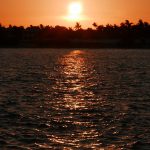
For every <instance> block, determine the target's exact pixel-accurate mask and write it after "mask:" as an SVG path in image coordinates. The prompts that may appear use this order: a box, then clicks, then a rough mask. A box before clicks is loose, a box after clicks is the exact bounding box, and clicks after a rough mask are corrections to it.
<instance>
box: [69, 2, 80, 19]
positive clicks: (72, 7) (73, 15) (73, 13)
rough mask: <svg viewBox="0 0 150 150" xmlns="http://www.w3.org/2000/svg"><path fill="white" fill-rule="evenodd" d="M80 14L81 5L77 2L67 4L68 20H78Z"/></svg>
mask: <svg viewBox="0 0 150 150" xmlns="http://www.w3.org/2000/svg"><path fill="white" fill-rule="evenodd" d="M81 13H82V4H81V3H79V2H72V3H71V4H69V16H68V20H73V21H74V20H80V19H81Z"/></svg>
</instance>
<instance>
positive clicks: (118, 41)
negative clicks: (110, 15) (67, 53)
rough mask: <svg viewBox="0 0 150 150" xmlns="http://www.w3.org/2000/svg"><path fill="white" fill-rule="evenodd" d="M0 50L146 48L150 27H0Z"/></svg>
mask: <svg viewBox="0 0 150 150" xmlns="http://www.w3.org/2000/svg"><path fill="white" fill-rule="evenodd" d="M0 47H87V48H92V47H93V48H99V47H102V48H103V47H107V48H113V47H114V48H115V47H116V48H150V24H149V23H148V22H144V21H142V20H139V21H138V22H137V23H136V24H133V23H131V22H130V21H129V20H126V21H125V22H122V23H121V24H120V25H116V24H114V25H111V24H107V25H106V26H104V25H98V24H97V23H95V22H94V23H93V28H87V29H83V28H82V26H81V24H80V23H78V22H77V23H76V25H75V27H74V28H70V27H69V28H66V27H64V26H59V25H57V26H55V27H52V26H43V25H42V24H41V25H39V26H32V25H31V26H29V27H27V28H25V27H23V26H19V27H17V26H11V25H10V26H9V27H5V26H2V25H1V24H0Z"/></svg>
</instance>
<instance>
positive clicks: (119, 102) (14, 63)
mask: <svg viewBox="0 0 150 150" xmlns="http://www.w3.org/2000/svg"><path fill="white" fill-rule="evenodd" d="M0 149H2V150H7V149H8V150H49V149H50V150H130V149H132V150H134V149H135V150H150V50H142V49H141V50H138V49H137V50H135V49H134V50H131V49H130V50H123V49H119V50H115V49H112V50H111V49H0Z"/></svg>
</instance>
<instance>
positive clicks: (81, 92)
mask: <svg viewBox="0 0 150 150" xmlns="http://www.w3.org/2000/svg"><path fill="white" fill-rule="evenodd" d="M83 55H84V52H83V51H80V50H74V51H72V52H70V53H69V54H67V55H66V56H64V57H63V59H62V60H61V64H62V65H63V66H64V67H63V68H62V72H61V73H62V74H63V75H64V76H65V78H66V80H65V81H64V83H65V85H66V86H67V91H68V92H67V94H64V97H63V100H64V101H65V103H66V105H65V106H66V108H68V109H86V108H87V105H88V102H87V101H85V96H87V97H90V96H91V97H92V96H93V93H92V92H91V91H86V90H85V88H86V87H87V81H86V79H87V78H88V74H89V70H88V69H89V68H88V67H87V64H86V60H85V59H86V58H85V57H83ZM63 86H64V85H63ZM62 88H63V87H62Z"/></svg>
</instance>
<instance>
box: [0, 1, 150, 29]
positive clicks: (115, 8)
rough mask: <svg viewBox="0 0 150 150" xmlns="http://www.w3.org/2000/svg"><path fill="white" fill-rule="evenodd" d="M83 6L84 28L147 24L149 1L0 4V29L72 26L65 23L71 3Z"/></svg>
mask: <svg viewBox="0 0 150 150" xmlns="http://www.w3.org/2000/svg"><path fill="white" fill-rule="evenodd" d="M74 1H78V2H80V3H82V6H83V10H82V15H83V16H84V17H85V18H86V19H83V20H82V19H81V20H80V23H81V24H82V25H83V26H85V27H87V26H91V24H92V23H93V22H97V23H98V24H107V23H111V24H114V23H116V24H118V23H120V22H122V21H124V20H125V19H129V20H131V21H132V22H137V20H139V19H140V18H141V19H143V20H144V21H148V22H150V0H0V23H1V24H2V25H9V24H12V25H23V26H27V25H31V24H32V25H39V24H44V25H52V26H54V25H64V26H74V24H75V22H76V21H75V20H74V21H69V20H65V19H64V17H65V16H67V15H69V14H68V5H69V3H71V2H74Z"/></svg>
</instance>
